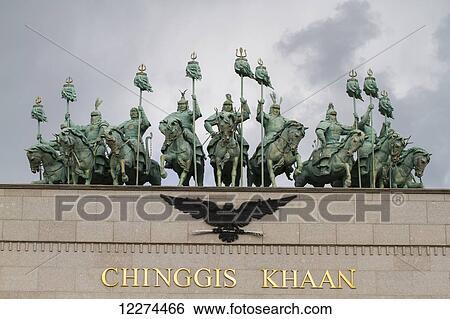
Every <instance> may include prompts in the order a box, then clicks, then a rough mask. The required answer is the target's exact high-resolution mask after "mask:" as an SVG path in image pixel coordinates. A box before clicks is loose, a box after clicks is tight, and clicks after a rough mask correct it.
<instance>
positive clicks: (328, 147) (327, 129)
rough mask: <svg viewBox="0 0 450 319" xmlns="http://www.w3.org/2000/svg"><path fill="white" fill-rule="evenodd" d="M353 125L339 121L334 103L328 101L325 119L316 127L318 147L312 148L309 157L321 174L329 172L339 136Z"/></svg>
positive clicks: (351, 130)
mask: <svg viewBox="0 0 450 319" xmlns="http://www.w3.org/2000/svg"><path fill="white" fill-rule="evenodd" d="M353 130H354V127H353V126H349V125H344V124H341V123H339V121H338V120H337V112H336V110H335V109H334V105H333V104H332V103H330V104H329V105H328V110H327V113H326V116H325V120H322V121H320V123H319V125H318V126H317V128H316V135H317V139H318V141H319V143H320V145H319V148H318V149H316V150H314V151H313V153H312V155H311V158H312V164H313V165H314V166H317V168H318V169H319V171H320V172H321V174H324V175H326V174H329V173H330V164H329V161H330V157H331V155H332V154H333V153H335V152H336V150H337V148H338V147H339V145H340V141H341V136H342V135H348V134H350V133H351V132H353Z"/></svg>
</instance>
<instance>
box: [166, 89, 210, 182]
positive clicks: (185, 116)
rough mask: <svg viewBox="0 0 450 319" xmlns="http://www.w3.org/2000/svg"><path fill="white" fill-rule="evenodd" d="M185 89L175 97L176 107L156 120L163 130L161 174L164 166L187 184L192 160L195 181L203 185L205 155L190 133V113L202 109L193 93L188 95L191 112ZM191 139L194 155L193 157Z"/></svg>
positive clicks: (191, 173) (198, 141)
mask: <svg viewBox="0 0 450 319" xmlns="http://www.w3.org/2000/svg"><path fill="white" fill-rule="evenodd" d="M185 93H186V91H184V92H181V99H180V100H179V101H178V108H177V111H176V112H173V113H171V114H169V115H168V116H166V117H165V118H164V119H163V120H162V121H161V122H160V123H159V130H160V131H161V133H163V134H164V136H165V140H164V143H163V145H162V147H161V157H160V166H161V176H162V177H163V178H165V177H166V176H167V173H166V172H165V170H164V167H165V168H170V169H173V170H174V171H175V172H176V173H177V174H178V177H179V183H178V185H179V186H182V185H184V186H189V180H190V179H191V177H194V167H193V165H194V163H195V165H197V185H198V186H203V175H204V166H205V155H204V153H203V148H202V143H200V140H199V139H198V136H197V134H195V133H194V127H193V121H192V119H193V117H194V113H195V119H196V120H197V119H198V118H200V117H202V113H201V111H200V108H199V106H198V103H197V97H196V96H195V95H192V100H193V102H194V106H193V107H194V112H193V111H191V110H190V109H189V103H188V100H186V98H185V96H184V95H185ZM194 139H195V147H196V152H195V156H196V159H195V161H194Z"/></svg>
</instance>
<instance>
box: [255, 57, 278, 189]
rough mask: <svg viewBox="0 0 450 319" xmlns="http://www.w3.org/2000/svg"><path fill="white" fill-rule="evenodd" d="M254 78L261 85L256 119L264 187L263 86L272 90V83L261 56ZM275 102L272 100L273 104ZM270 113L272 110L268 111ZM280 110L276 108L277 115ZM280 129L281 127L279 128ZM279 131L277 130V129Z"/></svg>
mask: <svg viewBox="0 0 450 319" xmlns="http://www.w3.org/2000/svg"><path fill="white" fill-rule="evenodd" d="M255 79H256V81H257V82H258V83H259V85H260V86H261V97H260V99H259V101H258V110H257V112H256V120H257V121H258V122H260V123H261V144H260V148H261V149H260V153H261V187H264V144H265V143H264V140H265V138H264V129H265V126H264V125H265V123H264V117H265V116H267V115H266V114H265V113H264V86H267V87H270V88H271V89H272V90H273V86H272V83H270V77H269V73H267V69H266V67H265V66H264V64H263V60H262V59H261V58H259V59H258V66H257V67H256V70H255ZM275 104H276V102H274V105H275ZM270 113H271V115H272V111H271V112H270ZM279 113H280V111H279V108H278V115H279ZM284 123H285V121H284V118H283V125H281V127H283V126H284ZM267 126H268V127H271V126H273V125H271V123H268V125H267ZM280 130H281V129H280ZM278 131H279V130H278Z"/></svg>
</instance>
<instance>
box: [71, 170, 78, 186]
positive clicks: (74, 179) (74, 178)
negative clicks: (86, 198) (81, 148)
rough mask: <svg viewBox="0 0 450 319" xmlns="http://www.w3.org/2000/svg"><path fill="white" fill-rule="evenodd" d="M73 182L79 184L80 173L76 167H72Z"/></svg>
mask: <svg viewBox="0 0 450 319" xmlns="http://www.w3.org/2000/svg"><path fill="white" fill-rule="evenodd" d="M72 184H74V185H76V184H78V175H77V173H75V169H72Z"/></svg>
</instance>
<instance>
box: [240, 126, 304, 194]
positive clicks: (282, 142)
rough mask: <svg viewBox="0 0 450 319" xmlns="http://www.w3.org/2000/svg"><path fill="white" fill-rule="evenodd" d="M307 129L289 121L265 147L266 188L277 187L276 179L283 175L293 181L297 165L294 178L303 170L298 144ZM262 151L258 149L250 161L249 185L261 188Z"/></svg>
mask: <svg viewBox="0 0 450 319" xmlns="http://www.w3.org/2000/svg"><path fill="white" fill-rule="evenodd" d="M307 129H308V128H307V127H304V126H303V124H301V123H299V122H297V121H288V122H286V124H285V125H284V128H283V129H282V130H281V131H280V132H278V133H277V134H276V135H275V136H274V138H273V142H272V143H268V144H267V145H265V146H264V186H270V185H272V186H273V187H276V186H277V184H276V181H275V177H276V176H278V175H281V174H283V173H285V174H286V176H287V178H288V179H289V180H292V177H291V173H292V172H293V171H294V169H293V168H292V165H293V164H294V163H296V164H297V167H296V169H295V172H294V176H296V175H299V174H300V173H301V170H302V165H303V163H302V160H301V157H300V154H299V153H298V144H299V143H300V141H301V140H302V139H303V137H304V136H305V131H306V130H307ZM261 165H262V163H261V151H260V149H257V150H256V152H255V154H253V156H252V157H251V159H250V161H249V169H248V181H249V184H250V185H251V184H254V185H255V186H261V183H262V181H261Z"/></svg>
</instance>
